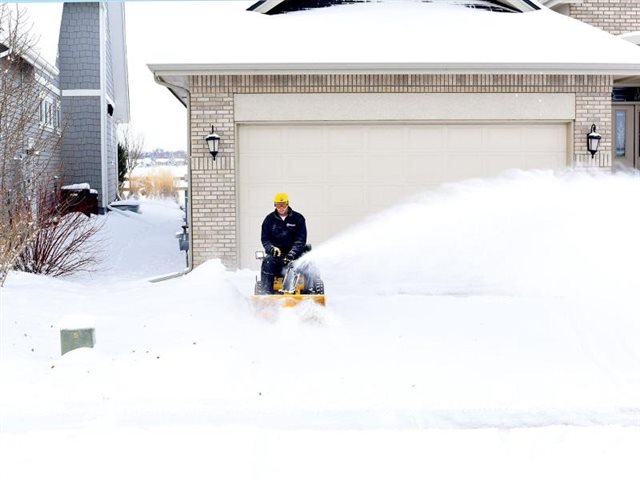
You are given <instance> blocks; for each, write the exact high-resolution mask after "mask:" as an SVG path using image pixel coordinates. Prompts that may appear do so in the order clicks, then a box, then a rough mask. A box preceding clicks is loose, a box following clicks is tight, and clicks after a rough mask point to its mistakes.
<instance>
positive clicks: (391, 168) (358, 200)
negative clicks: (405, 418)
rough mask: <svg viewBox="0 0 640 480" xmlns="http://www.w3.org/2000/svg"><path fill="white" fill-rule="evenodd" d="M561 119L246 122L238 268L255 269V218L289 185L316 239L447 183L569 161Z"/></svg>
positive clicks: (312, 238)
mask: <svg viewBox="0 0 640 480" xmlns="http://www.w3.org/2000/svg"><path fill="white" fill-rule="evenodd" d="M567 128H568V125H567V124H529V125H527V124H511V125H495V124H491V125H410V126H407V125H404V126H398V125H295V126H294V125H245V126H241V127H240V128H239V132H238V135H239V138H238V140H239V162H238V168H239V241H240V264H241V267H242V268H252V269H257V268H258V265H259V263H258V261H256V260H255V251H256V250H261V249H262V247H261V245H260V225H261V223H262V220H263V219H264V216H265V215H266V214H267V213H268V212H269V211H270V210H272V208H273V207H272V200H273V195H274V193H276V192H278V191H286V192H288V193H289V197H290V199H291V206H292V207H293V208H294V209H295V210H298V211H300V212H302V213H303V214H304V215H305V217H306V219H307V225H308V231H309V236H308V240H309V242H310V243H312V244H313V245H315V246H317V245H319V244H320V243H322V242H323V241H325V240H326V239H328V238H330V237H331V236H333V235H335V234H336V233H338V232H340V231H341V230H343V229H344V228H345V227H347V226H349V225H352V224H354V223H356V222H358V221H359V220H362V219H363V218H364V217H366V216H367V215H369V214H371V213H373V212H376V211H379V210H382V209H384V208H386V207H388V206H390V205H392V204H393V203H395V202H397V201H399V200H402V199H403V198H406V197H408V196H411V195H413V194H416V193H418V192H421V191H424V190H425V189H428V188H432V187H434V186H437V185H438V184H441V183H443V182H447V181H455V180H460V179H464V178H470V177H478V176H492V175H496V174H499V173H500V172H502V171H504V170H506V169H509V168H521V169H531V168H542V169H549V168H552V169H557V168H562V167H564V166H565V165H566V164H567V156H568V155H567Z"/></svg>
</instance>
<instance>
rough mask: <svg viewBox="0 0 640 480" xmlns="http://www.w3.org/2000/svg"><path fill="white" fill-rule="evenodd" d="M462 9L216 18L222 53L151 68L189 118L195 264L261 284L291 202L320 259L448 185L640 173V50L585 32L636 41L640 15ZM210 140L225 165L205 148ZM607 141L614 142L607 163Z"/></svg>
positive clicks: (384, 8) (569, 6) (576, 6)
mask: <svg viewBox="0 0 640 480" xmlns="http://www.w3.org/2000/svg"><path fill="white" fill-rule="evenodd" d="M342 3H345V4H347V5H336V4H342ZM455 3H456V2H451V1H448V2H438V1H437V0H435V1H434V2H429V3H426V2H402V4H401V2H375V3H366V2H363V1H360V0H357V1H355V2H354V1H348V2H344V1H342V0H326V1H317V0H299V1H295V0H263V1H260V2H257V3H255V4H253V5H249V8H248V9H247V11H245V10H244V9H245V8H247V5H242V4H240V5H238V6H236V7H235V9H236V10H237V11H230V10H229V7H228V6H227V7H225V8H226V9H225V10H220V11H219V12H215V11H214V10H213V9H214V8H215V7H213V6H211V7H206V8H211V10H208V11H207V12H206V13H205V12H203V15H202V17H205V18H216V19H217V23H216V28H215V30H216V34H217V35H218V36H217V38H219V39H220V42H219V43H220V48H218V49H216V50H214V51H211V50H209V51H208V52H203V53H201V54H200V55H198V53H197V52H190V55H189V59H188V61H187V60H186V59H182V60H181V59H180V58H179V57H176V58H175V59H172V58H169V59H168V60H167V61H166V62H164V63H156V64H153V65H149V67H150V69H151V70H152V71H153V72H154V75H155V78H156V81H157V82H158V83H160V84H162V85H164V86H166V87H167V88H168V89H170V90H171V92H172V93H173V94H174V95H175V96H176V97H178V98H179V99H180V101H181V102H182V103H183V104H184V105H185V106H186V107H187V109H188V119H189V120H188V121H189V135H190V145H189V152H190V184H189V185H190V191H189V196H190V225H189V226H190V232H191V238H190V241H191V245H190V252H189V253H190V257H191V258H190V264H191V265H192V266H196V265H199V264H201V263H202V262H204V261H206V260H207V259H210V258H221V259H222V260H223V262H224V263H225V264H226V265H227V266H229V267H232V268H238V267H240V268H254V269H255V268H257V267H258V263H257V262H256V261H255V259H254V251H255V250H258V249H260V248H261V247H260V242H259V228H260V223H261V220H262V218H263V217H264V215H265V214H266V212H268V211H269V210H270V209H271V199H272V196H273V194H274V193H275V192H276V191H282V190H284V191H287V192H288V193H289V195H290V198H291V199H292V206H293V208H294V209H298V210H299V211H301V212H303V213H304V214H305V216H306V217H307V221H308V226H309V241H310V242H311V243H315V244H318V243H321V242H322V241H324V240H325V239H327V238H329V237H330V236H332V235H334V234H336V233H338V232H339V231H341V230H342V229H344V228H345V227H347V226H349V225H352V224H354V223H355V222H357V221H359V220H361V219H362V218H364V217H365V216H366V215H368V214H370V213H372V212H375V211H379V210H381V209H383V208H386V207H388V206H390V205H393V204H394V203H395V202H397V201H399V200H401V199H402V198H405V197H407V196H409V195H411V194H414V193H417V192H420V191H423V190H424V189H426V188H430V187H434V186H437V185H439V184H441V183H443V182H447V181H454V180H459V179H464V178H469V177H477V176H485V175H486V176H491V175H496V174H499V173H500V172H502V171H504V170H507V169H511V168H518V169H528V168H542V169H550V168H551V169H562V168H566V167H571V166H581V167H582V166H587V167H595V168H604V169H611V168H612V166H614V165H618V164H625V163H626V164H627V165H633V166H636V163H629V161H628V160H625V158H626V157H625V158H623V157H622V156H621V155H620V154H621V152H622V153H624V154H625V155H626V154H629V152H630V149H631V148H630V146H629V145H630V144H628V143H627V144H624V142H622V145H623V147H622V148H620V145H621V144H620V142H621V140H619V136H620V135H621V134H620V133H619V132H618V129H619V128H620V125H621V124H619V123H620V122H622V120H616V121H617V122H619V123H616V124H615V128H616V134H615V141H614V135H613V131H614V123H613V121H612V118H615V119H618V116H617V113H615V111H612V108H614V107H616V108H617V106H618V103H617V100H616V103H614V104H613V106H612V95H613V98H614V99H617V98H618V97H616V95H618V96H620V97H622V96H625V99H627V100H628V99H629V98H628V97H629V96H631V97H633V94H634V92H635V87H634V86H633V85H634V84H636V82H637V79H638V77H637V76H638V75H640V49H638V48H637V46H634V45H633V44H631V43H630V42H627V41H624V40H622V39H619V38H616V37H615V36H614V35H612V34H609V33H606V32H603V31H602V30H600V29H598V28H593V27H592V26H589V25H587V24H586V23H584V22H589V23H594V24H595V26H596V27H605V29H606V28H611V27H612V26H613V24H614V23H616V25H618V26H619V25H620V23H619V22H615V21H614V19H615V16H616V14H615V13H612V14H611V15H609V16H608V17H606V18H609V20H606V19H603V15H601V12H600V10H601V9H603V10H604V11H607V12H608V11H609V10H608V9H609V7H611V5H608V4H615V6H616V8H617V7H618V6H621V7H622V8H625V6H626V7H627V9H628V12H630V13H633V16H634V18H635V19H636V22H635V23H634V22H631V23H629V24H628V26H625V27H623V29H624V30H625V32H626V29H627V28H628V29H630V30H631V29H635V28H636V25H637V18H638V15H637V11H638V7H637V6H636V2H635V1H631V0H629V1H627V2H624V1H616V0H584V1H579V2H578V1H576V2H571V1H568V2H566V1H561V0H548V1H547V3H548V4H549V6H550V7H552V8H554V9H557V10H559V11H560V12H561V13H566V14H568V15H571V16H575V17H576V18H579V19H580V20H581V21H576V20H575V19H572V18H569V17H568V16H566V15H561V14H558V13H556V12H552V11H550V10H549V9H548V8H546V7H544V6H542V5H540V4H539V3H536V2H534V1H530V0H507V1H504V0H503V1H501V2H497V1H493V0H468V1H464V2H463V1H461V2H457V3H458V5H455ZM625 3H626V5H625ZM320 6H323V7H326V8H319V7H320ZM469 7H472V8H469ZM632 7H633V8H632ZM202 8H203V9H204V8H205V7H204V6H203V7H202ZM220 8H221V9H222V7H220ZM305 9H310V10H311V11H300V10H305ZM625 16H629V15H627V14H625ZM599 21H602V22H604V24H603V25H598V22H599ZM398 25H400V28H398ZM194 30H197V27H196V26H195V25H194ZM238 31H242V32H243V34H242V35H243V42H235V41H234V40H233V38H234V32H238ZM541 32H544V34H541ZM611 33H613V34H618V33H623V32H622V31H620V32H617V31H612V32H611ZM225 40H226V42H225ZM441 45H442V47H441ZM444 45H446V47H445V46H444ZM633 98H635V97H633ZM625 101H626V100H625ZM626 107H631V105H625V108H626ZM633 108H635V106H633ZM612 115H613V117H612ZM625 115H627V116H626V117H624V119H625V121H630V120H629V118H631V120H633V118H632V115H631V114H630V113H626V114H625ZM620 118H623V117H622V116H621V117H620ZM212 125H213V127H214V129H215V132H216V133H217V134H218V135H219V136H220V148H219V153H218V155H217V157H216V158H215V159H214V158H213V157H212V156H211V155H210V154H209V152H208V149H207V146H206V144H205V142H204V138H205V137H206V135H207V134H208V133H209V132H210V131H211V127H212ZM592 125H596V126H597V131H598V132H599V133H600V134H601V135H602V140H601V143H600V148H599V150H598V152H597V153H595V155H591V154H590V153H589V152H588V151H587V149H586V136H587V134H588V132H589V131H590V129H591V126H592ZM624 125H625V126H626V128H631V127H630V126H629V125H630V124H627V123H624ZM634 128H635V127H634ZM630 138H633V137H630ZM634 138H636V139H637V138H638V135H636V136H635V137H634ZM628 141H629V140H627V142H628ZM631 143H633V141H632V142H631ZM624 145H627V147H626V149H625V147H624ZM634 162H635V160H634Z"/></svg>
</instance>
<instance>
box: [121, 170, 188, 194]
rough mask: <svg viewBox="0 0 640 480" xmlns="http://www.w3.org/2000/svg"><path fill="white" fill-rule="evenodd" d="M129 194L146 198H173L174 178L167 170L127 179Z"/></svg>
mask: <svg viewBox="0 0 640 480" xmlns="http://www.w3.org/2000/svg"><path fill="white" fill-rule="evenodd" d="M129 192H130V193H132V194H140V195H144V196H147V197H175V196H176V192H177V189H176V185H175V178H174V176H173V174H172V173H171V170H168V169H159V170H155V171H153V172H151V173H149V174H147V175H140V176H135V177H131V178H129Z"/></svg>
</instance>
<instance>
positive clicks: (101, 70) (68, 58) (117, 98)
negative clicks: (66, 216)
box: [58, 2, 129, 210]
mask: <svg viewBox="0 0 640 480" xmlns="http://www.w3.org/2000/svg"><path fill="white" fill-rule="evenodd" d="M124 26H125V23H124V5H123V3H120V2H101V3H97V2H86V3H65V4H64V7H63V11H62V21H61V26H60V37H59V41H58V67H59V69H60V90H61V94H62V114H63V119H64V137H63V140H62V158H63V160H64V183H66V184H77V183H89V184H90V185H91V187H92V188H94V189H96V190H98V202H99V205H100V208H101V209H102V210H104V208H105V206H107V205H108V204H109V203H110V202H112V201H113V200H115V199H116V195H117V187H118V149H117V145H118V140H117V135H116V126H117V124H118V123H128V121H129V87H128V78H127V55H126V44H125V31H124Z"/></svg>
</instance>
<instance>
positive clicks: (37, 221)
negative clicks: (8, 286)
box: [13, 192, 104, 277]
mask: <svg viewBox="0 0 640 480" xmlns="http://www.w3.org/2000/svg"><path fill="white" fill-rule="evenodd" d="M64 207H65V206H64V204H62V203H61V202H60V198H59V196H58V195H56V196H54V197H53V198H52V196H51V195H47V194H46V192H41V193H40V195H39V196H38V202H37V204H36V208H32V209H31V210H30V211H31V212H32V214H31V220H30V221H31V224H32V225H33V227H34V228H33V233H32V235H31V237H30V238H28V239H26V241H25V242H24V244H23V248H22V249H21V250H20V252H19V254H18V255H17V257H16V258H15V261H14V263H13V269H15V270H20V271H23V272H29V273H36V274H42V275H50V276H54V277H60V276H66V275H71V274H73V273H76V272H83V271H90V270H91V269H92V267H93V266H94V265H96V264H97V263H98V251H99V250H98V246H99V242H98V241H97V240H96V233H97V232H98V231H99V230H100V228H101V226H102V225H103V223H104V220H100V221H98V220H97V219H94V218H90V217H88V216H86V215H84V214H82V213H78V212H72V213H68V214H65V215H62V214H61V212H63V211H65V208H64Z"/></svg>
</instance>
